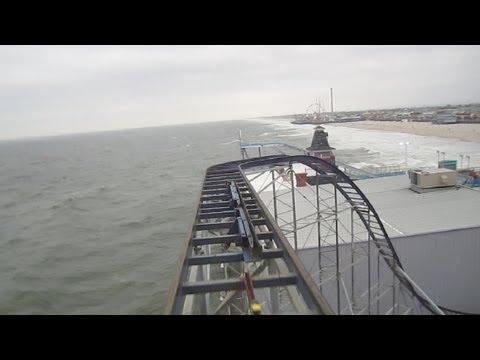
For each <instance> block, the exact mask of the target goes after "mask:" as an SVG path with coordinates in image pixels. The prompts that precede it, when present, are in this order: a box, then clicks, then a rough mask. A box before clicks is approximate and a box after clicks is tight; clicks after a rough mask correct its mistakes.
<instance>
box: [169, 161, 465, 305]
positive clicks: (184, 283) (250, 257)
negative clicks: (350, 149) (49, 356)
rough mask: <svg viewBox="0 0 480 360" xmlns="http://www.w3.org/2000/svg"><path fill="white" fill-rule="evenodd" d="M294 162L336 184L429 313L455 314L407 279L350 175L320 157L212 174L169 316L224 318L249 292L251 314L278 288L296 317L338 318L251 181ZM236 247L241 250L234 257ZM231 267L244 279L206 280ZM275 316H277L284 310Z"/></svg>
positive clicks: (221, 168)
mask: <svg viewBox="0 0 480 360" xmlns="http://www.w3.org/2000/svg"><path fill="white" fill-rule="evenodd" d="M293 163H300V164H303V165H305V166H308V167H310V168H311V169H313V170H315V171H316V173H317V174H320V175H321V176H323V177H324V178H326V179H331V180H330V181H331V184H332V185H333V186H334V187H335V188H336V190H337V191H338V192H340V193H341V194H342V196H343V197H344V198H345V199H346V201H347V202H348V203H349V204H350V206H351V208H352V209H353V210H354V211H355V212H356V214H357V215H358V218H359V219H360V220H361V222H362V223H363V226H364V227H365V229H366V230H367V231H368V235H369V239H371V241H372V243H373V244H375V246H376V247H377V249H378V253H379V254H380V255H381V257H382V259H383V261H384V262H385V263H386V264H387V265H388V268H389V269H390V271H391V273H392V274H393V275H394V277H395V278H396V279H397V280H398V281H399V282H400V283H401V284H402V285H403V288H404V289H407V290H408V292H409V293H410V296H412V297H413V298H414V299H415V300H417V301H418V302H419V303H420V304H421V305H422V306H423V307H424V308H425V309H426V310H427V312H428V313H431V314H444V311H442V309H443V310H445V311H446V312H453V313H456V312H455V311H454V310H450V309H446V308H442V309H441V308H440V307H439V306H437V305H436V304H435V303H434V302H433V301H432V300H431V299H430V298H429V297H428V296H427V295H426V294H425V293H424V292H423V291H422V290H421V289H420V288H419V287H418V286H417V285H416V284H415V283H414V281H413V280H412V279H411V278H410V277H409V276H408V274H407V273H406V272H405V270H404V268H403V266H402V264H401V262H400V259H399V257H398V255H397V253H396V251H395V248H394V247H393V245H392V242H391V241H390V238H389V236H388V234H387V232H386V231H385V228H384V225H383V223H382V221H381V219H380V217H379V216H378V214H377V212H376V211H375V209H374V207H373V206H372V204H371V203H370V202H369V200H368V199H367V197H366V196H365V195H364V194H363V193H362V191H361V190H360V189H359V188H358V187H357V185H356V184H355V183H354V182H353V181H352V180H351V179H350V178H349V177H348V176H347V175H346V174H345V173H343V172H342V171H340V170H339V169H338V168H337V167H335V166H334V165H332V164H330V163H328V162H326V161H323V160H321V159H319V158H316V157H311V156H306V155H294V156H284V155H280V156H278V155H273V156H265V157H258V158H254V159H245V160H239V161H233V162H228V163H223V164H219V165H215V166H212V167H210V168H208V169H207V172H206V175H205V179H204V181H203V184H202V189H201V195H200V197H199V203H198V206H197V210H196V213H195V216H194V221H193V225H192V231H191V233H190V234H189V236H188V239H187V241H186V243H185V246H184V248H183V249H182V253H181V255H180V259H179V262H178V266H177V273H176V275H175V278H174V280H173V283H172V286H171V289H170V293H169V297H168V300H167V306H166V313H167V314H190V313H199V314H211V313H222V312H221V311H223V309H224V307H225V304H226V302H227V301H229V300H231V299H232V298H234V297H235V295H237V294H238V293H239V292H242V291H243V290H245V291H246V292H247V293H248V294H249V297H248V301H249V303H248V306H247V311H246V313H250V314H251V313H255V311H254V310H253V309H254V307H253V305H255V304H256V299H255V292H257V294H258V289H260V288H267V289H269V293H270V295H272V294H273V291H274V289H278V288H279V287H280V288H281V287H285V289H287V292H288V294H289V296H290V299H291V303H292V304H293V305H292V307H293V308H294V309H295V310H296V312H297V313H308V314H334V313H335V312H334V311H333V310H332V307H331V304H329V303H328V301H327V300H326V298H325V297H324V296H323V295H322V292H321V291H320V290H319V288H318V286H317V285H316V284H315V282H314V281H313V279H312V278H311V276H310V274H309V273H308V272H307V271H306V269H305V267H304V265H303V264H302V261H301V260H300V258H299V257H298V255H297V253H296V252H295V251H294V249H293V248H292V247H291V245H290V243H289V241H288V240H287V238H286V237H285V235H284V234H283V232H282V230H281V229H280V227H279V226H278V224H277V223H276V221H275V219H274V218H273V217H272V215H271V214H270V211H269V210H268V208H267V206H266V205H265V204H264V202H263V201H262V199H261V198H260V196H259V194H258V193H257V192H256V191H255V189H254V188H253V186H252V184H251V182H250V181H249V179H248V178H247V173H248V172H251V171H252V170H255V169H272V168H275V167H285V166H289V165H291V164H293ZM212 234H213V235H212ZM212 244H223V245H224V246H223V247H222V249H223V250H222V251H221V252H220V253H212V252H211V248H210V247H209V246H210V245H212ZM231 244H234V245H235V246H233V247H234V248H235V249H236V250H237V251H230V250H232V248H229V245H231ZM207 249H208V250H207ZM227 249H228V250H227ZM229 262H231V263H236V264H240V265H239V267H238V268H237V270H239V269H240V271H239V272H237V273H238V274H239V275H240V276H237V277H231V276H225V278H224V279H212V278H210V277H208V275H207V277H208V278H207V279H205V275H206V271H205V266H215V264H217V265H218V264H221V265H223V264H227V263H229ZM258 262H263V263H262V264H263V265H262V266H263V267H262V266H260V267H258V268H256V269H255V268H251V267H250V268H249V266H250V265H249V264H252V263H255V264H257V263H258ZM268 264H269V265H268ZM268 266H270V267H271V268H272V269H273V270H275V271H272V273H273V274H274V275H273V276H271V275H269V276H267V277H265V276H263V277H260V276H257V274H260V273H261V272H262V271H263V270H264V268H265V267H268ZM194 267H196V270H195V271H194V269H193V268H194ZM269 274H271V273H269ZM275 291H276V290H275ZM212 292H219V293H221V294H223V295H221V296H220V299H221V300H220V303H219V304H215V306H216V309H217V310H215V311H212V310H211V309H209V307H208V306H206V301H207V300H206V299H207V295H206V294H208V293H212ZM369 296H370V295H369ZM272 299H273V298H272ZM272 302H273V300H272ZM210 305H211V304H210ZM215 306H214V307H215ZM210 307H211V306H210ZM276 307H277V308H278V304H277V305H276ZM194 309H197V312H195V311H194ZM272 313H279V312H278V309H277V310H276V311H272Z"/></svg>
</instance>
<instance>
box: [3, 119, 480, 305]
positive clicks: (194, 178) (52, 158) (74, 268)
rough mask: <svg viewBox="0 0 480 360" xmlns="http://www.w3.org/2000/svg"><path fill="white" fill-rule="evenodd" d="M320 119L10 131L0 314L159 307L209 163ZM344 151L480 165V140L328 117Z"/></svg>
mask: <svg viewBox="0 0 480 360" xmlns="http://www.w3.org/2000/svg"><path fill="white" fill-rule="evenodd" d="M313 128H314V127H313V126H309V125H292V124H290V123H289V122H288V121H287V120H281V119H275V120H255V121H253V120H252V121H228V122H216V123H205V124H195V125H178V126H165V127H158V128H145V129H131V130H121V131H112V132H101V133H91V134H79V135H66V136H57V137H46V138H35V139H26V140H17V141H3V142H0V313H1V314H161V313H162V312H163V307H164V305H165V300H166V296H167V293H168V289H169V286H170V282H171V279H172V276H173V274H174V270H175V265H176V262H177V258H178V254H179V250H180V247H181V245H182V243H183V242H184V241H185V239H186V234H187V233H188V231H189V228H190V224H191V221H192V216H193V211H194V209H193V206H194V204H195V202H196V200H197V197H198V194H199V190H200V182H201V179H202V177H203V175H204V172H205V170H206V168H207V167H208V166H210V165H214V164H216V163H220V162H225V161H230V160H236V159H238V158H239V157H240V152H239V148H238V142H237V139H238V130H240V129H241V131H242V136H243V138H245V139H249V140H252V139H259V140H267V139H268V140H270V139H277V140H280V141H283V142H288V143H290V144H293V145H297V146H301V147H306V146H308V145H309V142H310V140H311V136H312V134H313ZM327 131H328V132H329V139H330V143H331V145H332V146H334V147H335V148H337V153H336V156H337V158H338V159H339V160H343V161H345V162H347V163H351V164H354V165H356V166H359V167H364V166H369V165H372V164H375V165H402V164H403V162H404V159H405V153H404V148H403V147H402V146H401V145H399V143H400V142H405V141H408V142H409V143H410V145H409V148H408V161H409V166H431V165H434V164H435V162H436V160H437V155H436V153H435V151H436V150H439V151H444V152H445V153H446V156H447V158H454V157H455V158H458V154H459V153H463V154H466V155H470V156H471V165H476V166H479V165H480V143H476V142H465V141H457V140H452V139H443V138H437V137H426V136H416V135H408V134H399V133H389V132H381V131H372V130H360V129H353V128H346V127H338V126H335V127H333V126H327Z"/></svg>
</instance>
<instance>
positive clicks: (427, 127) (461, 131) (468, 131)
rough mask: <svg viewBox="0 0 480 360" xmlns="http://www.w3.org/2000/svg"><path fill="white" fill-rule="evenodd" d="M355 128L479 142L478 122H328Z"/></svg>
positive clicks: (333, 124)
mask: <svg viewBox="0 0 480 360" xmlns="http://www.w3.org/2000/svg"><path fill="white" fill-rule="evenodd" d="M325 125H327V124H325ZM328 125H331V126H343V127H350V128H355V129H365V130H380V131H390V132H400V133H407V134H415V135H423V136H439V137H445V138H450V139H458V140H464V141H475V142H480V124H445V125H443V124H442V125H439V124H432V123H428V122H400V121H371V120H366V121H358V122H351V123H330V124H328Z"/></svg>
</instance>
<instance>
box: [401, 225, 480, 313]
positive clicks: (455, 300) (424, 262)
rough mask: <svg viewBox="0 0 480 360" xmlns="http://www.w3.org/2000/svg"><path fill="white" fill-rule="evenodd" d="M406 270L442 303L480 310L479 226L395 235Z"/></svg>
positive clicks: (463, 308)
mask: <svg viewBox="0 0 480 360" xmlns="http://www.w3.org/2000/svg"><path fill="white" fill-rule="evenodd" d="M392 242H393V244H394V246H395V249H396V250H397V253H398V256H399V257H400V260H401V261H402V264H403V266H404V268H405V270H406V272H407V273H408V274H409V275H410V276H411V277H412V279H413V280H414V281H415V282H416V283H417V284H418V285H419V286H420V287H421V288H422V289H423V290H424V291H425V292H426V293H427V294H428V295H429V296H430V297H431V298H432V299H433V300H434V301H436V302H437V303H438V304H439V305H443V306H446V307H450V308H453V309H456V310H461V311H466V312H474V313H480V227H474V228H464V229H454V230H448V231H440V232H434V233H426V234H417V235H410V236H402V237H397V238H394V239H392Z"/></svg>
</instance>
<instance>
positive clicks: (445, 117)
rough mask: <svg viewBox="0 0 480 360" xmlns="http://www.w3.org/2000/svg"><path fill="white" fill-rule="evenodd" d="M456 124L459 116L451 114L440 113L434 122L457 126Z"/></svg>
mask: <svg viewBox="0 0 480 360" xmlns="http://www.w3.org/2000/svg"><path fill="white" fill-rule="evenodd" d="M456 122H457V116H456V115H455V114H453V113H451V112H438V113H437V115H436V116H435V119H434V120H433V121H432V123H434V124H455V123H456Z"/></svg>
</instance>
